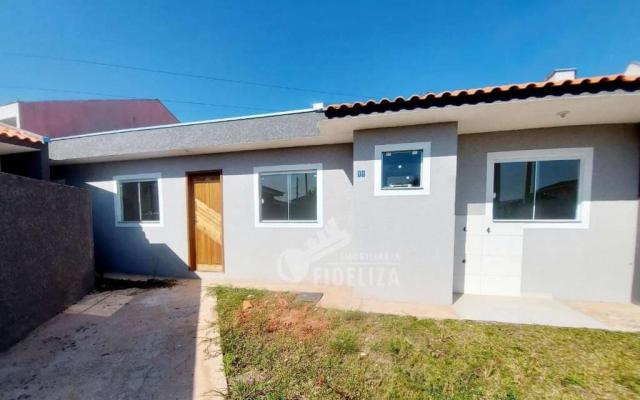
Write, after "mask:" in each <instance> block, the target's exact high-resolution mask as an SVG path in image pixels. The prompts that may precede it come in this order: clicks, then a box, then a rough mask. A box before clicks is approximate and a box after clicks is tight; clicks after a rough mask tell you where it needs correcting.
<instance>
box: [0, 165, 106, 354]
mask: <svg viewBox="0 0 640 400" xmlns="http://www.w3.org/2000/svg"><path fill="white" fill-rule="evenodd" d="M0 227H2V229H0V254H1V256H0V282H2V290H0V350H2V349H5V348H7V347H8V346H10V345H11V344H13V343H15V342H17V341H18V340H20V339H21V338H22V337H24V336H25V335H26V334H27V333H28V332H29V331H31V330H32V329H34V328H35V327H37V326H38V325H40V324H42V323H43V322H45V321H46V320H48V319H49V318H51V317H53V316H54V315H56V314H57V313H59V312H61V311H63V310H64V309H65V308H66V307H67V306H69V305H71V304H73V303H74V302H76V301H77V300H78V299H79V298H81V297H82V296H83V295H84V294H85V293H87V292H88V291H89V290H90V289H91V288H92V287H93V279H94V277H93V240H92V234H91V203H90V198H89V193H87V192H86V191H84V190H81V189H78V188H73V187H68V186H62V185H57V184H54V183H50V182H44V181H38V180H34V179H29V178H24V177H20V176H16V175H9V174H4V173H0Z"/></svg>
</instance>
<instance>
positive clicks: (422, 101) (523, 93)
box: [325, 75, 640, 118]
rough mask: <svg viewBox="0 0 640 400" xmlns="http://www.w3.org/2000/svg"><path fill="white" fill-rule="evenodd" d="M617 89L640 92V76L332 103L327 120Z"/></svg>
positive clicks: (327, 112) (538, 83)
mask: <svg viewBox="0 0 640 400" xmlns="http://www.w3.org/2000/svg"><path fill="white" fill-rule="evenodd" d="M614 90H625V91H635V90H640V76H628V75H608V76H597V77H589V78H579V79H571V80H565V81H543V82H531V83H521V84H513V85H503V86H490V87H485V88H480V89H468V90H455V91H451V92H448V91H447V92H441V93H427V94H424V95H413V96H411V97H409V98H404V97H396V98H395V99H393V100H390V99H387V98H384V99H381V100H369V101H367V102H357V103H345V104H332V105H329V106H328V107H326V108H325V115H326V116H327V118H341V117H346V116H356V115H360V114H371V113H382V112H386V111H400V110H413V109H427V108H432V107H445V106H460V105H463V104H478V103H493V102H496V101H510V100H523V99H527V98H532V97H534V98H539V97H545V96H562V95H565V94H572V95H578V94H583V93H598V92H611V91H614Z"/></svg>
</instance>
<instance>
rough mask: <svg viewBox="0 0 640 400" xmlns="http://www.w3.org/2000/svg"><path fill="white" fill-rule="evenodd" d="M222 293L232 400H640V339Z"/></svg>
mask: <svg viewBox="0 0 640 400" xmlns="http://www.w3.org/2000/svg"><path fill="white" fill-rule="evenodd" d="M215 293H216V295H217V298H218V313H219V316H220V321H219V324H220V333H221V336H222V351H223V354H224V367H225V372H226V374H227V378H228V380H229V388H230V394H229V397H230V398H232V399H384V398H388V399H584V398H589V399H591V398H593V399H637V398H640V335H639V334H633V333H619V332H606V331H600V330H591V329H570V328H553V327H544V326H526V325H510V324H488V323H479V322H469V321H453V320H445V321H436V320H427V319H416V318H411V317H396V316H389V315H380V314H368V313H360V312H345V311H335V310H325V309H318V308H316V307H314V306H310V305H308V304H305V303H296V302H295V300H294V297H293V296H292V295H290V294H287V293H272V292H265V291H257V290H246V289H231V288H225V287H218V288H215ZM245 300H248V301H249V302H250V304H247V303H245V307H243V302H244V301H245ZM247 306H249V307H247ZM243 308H244V309H243Z"/></svg>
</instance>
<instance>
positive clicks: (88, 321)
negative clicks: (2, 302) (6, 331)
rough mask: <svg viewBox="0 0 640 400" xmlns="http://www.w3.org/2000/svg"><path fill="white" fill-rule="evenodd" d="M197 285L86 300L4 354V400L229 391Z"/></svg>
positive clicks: (207, 306)
mask: <svg viewBox="0 0 640 400" xmlns="http://www.w3.org/2000/svg"><path fill="white" fill-rule="evenodd" d="M206 292H207V291H206V288H204V287H202V286H201V282H200V281H195V280H194V281H180V282H179V283H178V284H177V285H176V286H174V287H172V288H164V289H145V290H141V289H126V290H119V291H112V292H104V293H99V294H94V295H90V296H87V297H85V298H84V299H83V300H82V301H81V302H79V303H78V304H76V305H74V306H72V307H71V308H69V309H68V310H67V311H66V312H65V313H63V314H60V315H58V316H57V317H55V318H53V319H52V320H50V321H48V322H47V323H45V324H44V325H43V326H41V327H39V328H38V329H36V330H35V331H34V332H32V333H31V334H30V335H29V336H28V337H27V338H25V339H24V340H22V341H21V342H19V343H18V344H16V345H15V346H13V347H12V348H10V349H9V350H7V351H6V352H4V353H2V354H0V388H1V390H0V399H27V398H31V399H65V400H68V399H196V398H197V399H202V398H220V397H221V396H220V393H223V392H224V391H225V390H226V380H225V377H224V373H223V372H222V355H221V352H220V351H219V347H218V341H217V330H216V328H215V324H213V323H214V322H215V319H216V314H215V308H214V306H215V298H214V297H212V296H209V295H207V294H206Z"/></svg>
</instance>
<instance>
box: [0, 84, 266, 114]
mask: <svg viewBox="0 0 640 400" xmlns="http://www.w3.org/2000/svg"><path fill="white" fill-rule="evenodd" d="M0 88H4V89H17V90H35V91H40V92H55V93H69V94H80V95H89V96H103V97H112V98H116V99H131V100H144V98H140V97H134V96H123V95H117V94H109V93H100V92H86V91H81V90H68V89H56V88H44V87H33V86H14V85H2V84H0ZM158 100H161V101H163V102H165V103H179V104H191V105H198V106H208V107H220V108H236V109H242V110H254V111H276V110H274V109H270V108H261V107H251V106H241V105H234V104H220V103H218V104H216V103H204V102H200V101H190V100H176V99H167V98H160V99H158Z"/></svg>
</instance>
